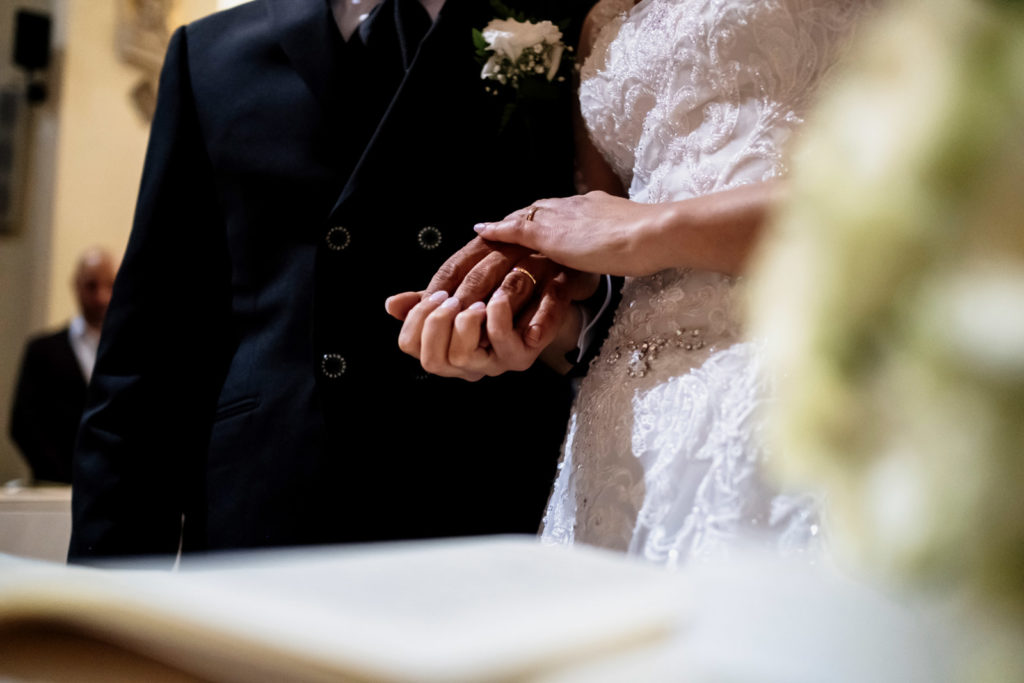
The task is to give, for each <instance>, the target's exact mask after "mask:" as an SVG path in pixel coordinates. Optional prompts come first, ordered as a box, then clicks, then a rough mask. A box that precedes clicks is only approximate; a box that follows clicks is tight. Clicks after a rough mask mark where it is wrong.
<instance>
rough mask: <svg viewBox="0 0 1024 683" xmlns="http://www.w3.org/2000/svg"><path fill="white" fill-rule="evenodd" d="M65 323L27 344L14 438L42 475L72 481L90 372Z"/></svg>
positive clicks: (36, 473) (37, 477)
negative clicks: (84, 368) (73, 456)
mask: <svg viewBox="0 0 1024 683" xmlns="http://www.w3.org/2000/svg"><path fill="white" fill-rule="evenodd" d="M68 334H69V333H68V328H67V327H65V328H63V329H61V330H59V331H57V332H54V333H53V334H47V335H43V336H40V337H35V338H34V339H31V340H30V341H29V342H28V344H27V345H26V347H25V355H24V357H23V358H22V361H21V370H20V372H19V374H18V383H17V385H16V388H15V391H14V405H13V407H12V408H11V438H12V439H13V440H14V443H15V444H17V446H18V449H19V450H21V454H22V456H23V457H24V458H25V462H27V463H28V466H29V468H30V469H31V470H32V477H33V479H35V480H36V481H49V482H59V483H66V484H70V483H71V454H72V452H73V451H74V447H75V434H76V432H77V431H78V423H79V422H80V421H81V419H82V409H83V408H84V407H85V387H86V382H85V377H84V376H83V375H82V369H81V367H80V366H79V364H78V359H77V358H76V357H75V352H74V350H73V349H72V348H71V341H70V339H69V336H68Z"/></svg>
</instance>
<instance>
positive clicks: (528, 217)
mask: <svg viewBox="0 0 1024 683" xmlns="http://www.w3.org/2000/svg"><path fill="white" fill-rule="evenodd" d="M539 208H540V207H539V206H531V207H530V213H528V214H526V220H528V221H532V220H533V217H534V216H536V215H537V209H539ZM524 272H525V271H524ZM534 283H536V280H534Z"/></svg>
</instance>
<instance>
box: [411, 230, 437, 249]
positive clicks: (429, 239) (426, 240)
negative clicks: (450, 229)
mask: <svg viewBox="0 0 1024 683" xmlns="http://www.w3.org/2000/svg"><path fill="white" fill-rule="evenodd" d="M416 241H417V242H419V245H420V246H421V247H423V248H424V249H426V250H427V251H430V250H431V249H437V248H438V247H439V246H441V231H440V230H438V229H437V228H435V227H434V226H433V225H428V226H427V227H425V228H423V229H422V230H420V232H419V234H418V235H416Z"/></svg>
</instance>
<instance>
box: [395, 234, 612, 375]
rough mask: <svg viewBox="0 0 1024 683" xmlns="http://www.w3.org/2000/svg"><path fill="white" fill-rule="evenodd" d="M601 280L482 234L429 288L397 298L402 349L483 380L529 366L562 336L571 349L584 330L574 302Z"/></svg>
mask: <svg viewBox="0 0 1024 683" xmlns="http://www.w3.org/2000/svg"><path fill="white" fill-rule="evenodd" d="M596 285H597V276H593V275H589V274H585V273H578V272H575V271H573V270H571V269H566V268H563V267H562V266H559V265H558V264H556V263H554V262H553V261H551V260H550V259H547V258H545V257H543V256H540V255H539V254H534V253H531V252H530V250H528V249H525V248H523V247H517V246H515V245H498V244H493V243H489V242H486V241H485V240H482V239H480V238H476V239H474V240H473V241H471V242H470V243H469V244H467V245H466V246H465V247H463V248H462V249H461V250H459V251H458V252H457V253H456V254H455V255H453V256H452V257H451V258H449V259H448V261H446V262H445V264H444V265H443V266H442V267H441V268H440V269H439V270H438V272H437V274H436V275H434V277H433V278H432V280H431V282H430V284H429V285H428V287H427V289H426V290H424V291H423V292H404V293H402V294H398V295H396V296H393V297H391V298H389V299H388V300H387V302H386V303H385V308H386V309H387V311H388V313H390V314H391V315H392V316H394V317H395V318H398V319H399V320H403V321H404V323H403V325H402V330H401V332H400V333H399V338H398V345H399V348H401V349H402V350H403V351H404V352H405V353H408V354H409V355H411V356H413V357H415V358H418V359H419V360H420V363H421V364H422V365H423V368H424V369H425V370H427V371H428V372H431V373H433V374H436V375H441V376H444V377H460V378H462V379H466V380H469V381H476V380H478V379H480V378H481V377H484V376H494V375H498V374H501V373H503V372H506V371H508V370H525V369H527V368H529V367H530V366H531V365H532V364H533V363H534V362H535V361H536V360H537V358H538V357H539V356H540V354H541V353H542V352H543V351H544V350H545V349H546V348H547V347H549V346H550V345H552V342H554V341H555V340H556V338H558V340H559V341H560V342H562V344H561V345H564V346H565V349H564V350H566V351H568V350H569V349H571V348H572V347H573V346H574V345H575V341H576V334H577V333H578V328H579V325H578V316H577V315H576V312H575V310H574V308H573V307H572V301H573V300H574V299H582V298H586V297H587V296H589V295H590V294H591V293H593V291H594V289H595V288H596ZM449 292H453V293H452V294H451V295H449ZM492 292H493V294H492ZM488 295H490V299H489V300H488V301H487V303H484V299H485V298H487V297H488ZM555 355H557V354H555ZM563 363H564V361H563Z"/></svg>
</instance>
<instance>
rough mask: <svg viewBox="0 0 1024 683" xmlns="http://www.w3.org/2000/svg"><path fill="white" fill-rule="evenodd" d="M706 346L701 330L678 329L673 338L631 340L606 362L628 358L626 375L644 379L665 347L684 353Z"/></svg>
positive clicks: (613, 362)
mask: <svg viewBox="0 0 1024 683" xmlns="http://www.w3.org/2000/svg"><path fill="white" fill-rule="evenodd" d="M704 346H705V344H704V338H703V332H702V331H701V330H700V329H699V328H693V329H691V330H688V329H686V328H685V327H680V328H678V329H677V330H676V331H675V333H674V334H673V335H672V336H671V337H649V338H648V339H644V340H643V341H639V342H637V341H633V340H629V341H627V342H626V343H625V344H622V345H620V346H617V347H615V351H613V352H612V353H611V354H610V355H609V356H608V358H606V359H605V362H606V363H608V364H609V365H613V364H615V363H617V362H618V361H619V360H620V359H621V358H622V357H623V356H626V357H627V358H628V361H627V362H628V365H627V366H626V373H627V374H628V375H629V376H630V377H644V376H646V375H647V371H648V370H650V369H651V363H652V362H654V360H655V359H656V358H657V357H658V353H659V352H660V351H661V350H662V349H664V348H665V347H674V348H679V349H683V350H684V351H699V350H700V349H703V348H704Z"/></svg>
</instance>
